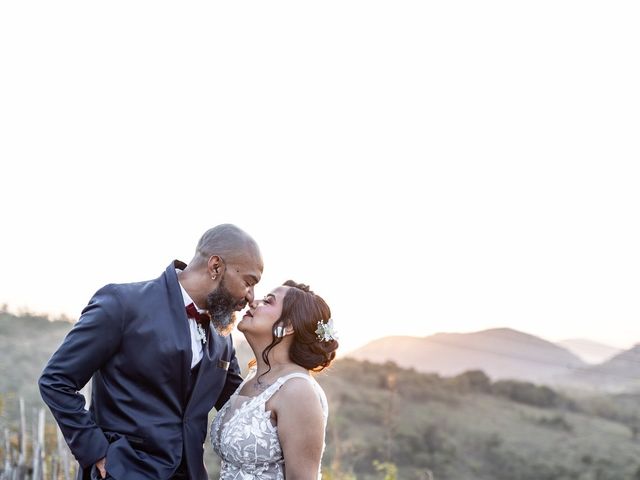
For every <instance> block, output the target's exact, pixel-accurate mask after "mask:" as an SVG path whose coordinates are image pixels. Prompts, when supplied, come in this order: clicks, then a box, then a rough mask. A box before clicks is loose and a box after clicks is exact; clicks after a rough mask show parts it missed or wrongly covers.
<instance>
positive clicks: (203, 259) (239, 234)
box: [191, 223, 262, 267]
mask: <svg viewBox="0 0 640 480" xmlns="http://www.w3.org/2000/svg"><path fill="white" fill-rule="evenodd" d="M212 255H217V256H218V257H220V258H222V259H223V260H224V261H230V262H235V261H237V260H239V259H241V258H244V259H252V260H254V261H256V262H258V263H259V264H260V266H262V255H261V254H260V249H259V248H258V244H257V243H256V241H255V240H254V239H253V238H251V236H250V235H249V234H248V233H247V232H245V231H244V230H242V229H240V228H238V227H236V226H235V225H232V224H230V223H224V224H222V225H217V226H215V227H213V228H210V229H209V230H207V231H206V232H205V233H204V235H202V237H200V240H199V241H198V245H197V247H196V254H195V256H194V257H193V260H192V261H191V264H192V265H193V266H194V267H201V266H204V265H206V263H207V260H208V259H209V258H210V257H211V256H212Z"/></svg>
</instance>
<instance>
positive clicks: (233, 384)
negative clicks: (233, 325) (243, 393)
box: [215, 335, 242, 410]
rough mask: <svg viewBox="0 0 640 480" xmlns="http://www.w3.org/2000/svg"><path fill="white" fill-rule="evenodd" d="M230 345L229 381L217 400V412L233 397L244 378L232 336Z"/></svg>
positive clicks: (226, 381)
mask: <svg viewBox="0 0 640 480" xmlns="http://www.w3.org/2000/svg"><path fill="white" fill-rule="evenodd" d="M228 341H229V343H230V345H231V347H230V348H231V361H230V362H229V370H228V371H227V379H226V380H225V383H224V387H222V392H220V396H219V397H218V399H217V400H216V405H215V407H216V410H220V409H221V408H222V407H223V406H224V404H225V403H227V400H229V398H230V397H231V395H233V393H234V392H235V391H236V389H237V388H238V387H239V386H240V384H241V383H242V377H241V376H240V367H239V366H238V358H237V357H236V349H235V348H233V342H232V341H231V335H229V340H228Z"/></svg>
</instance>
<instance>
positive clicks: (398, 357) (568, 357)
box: [349, 328, 587, 382]
mask: <svg viewBox="0 0 640 480" xmlns="http://www.w3.org/2000/svg"><path fill="white" fill-rule="evenodd" d="M349 357H351V358H355V359H359V360H368V361H371V362H376V363H384V362H386V361H393V362H395V363H397V364H398V365H400V366H403V367H407V368H415V369H416V370H418V371H421V372H425V373H429V372H434V373H438V374H440V375H457V374H459V373H462V372H464V371H466V370H472V369H478V370H482V371H484V372H486V373H487V374H488V375H489V376H490V377H491V378H494V379H500V378H515V379H523V380H528V381H535V382H547V381H553V379H555V378H557V377H559V376H564V375H567V374H569V373H570V372H571V371H573V370H575V369H580V368H584V367H586V366H587V365H586V364H585V362H583V361H582V360H581V359H580V358H578V357H577V356H576V355H574V354H573V353H571V352H569V351H568V350H567V349H565V348H563V347H560V346H558V345H556V344H554V343H552V342H548V341H546V340H543V339H541V338H538V337H535V336H533V335H529V334H526V333H522V332H519V331H517V330H511V329H508V328H498V329H491V330H483V331H480V332H474V333H438V334H436V335H432V336H429V337H424V338H417V337H385V338H381V339H378V340H375V341H373V342H371V343H369V344H367V345H365V346H364V347H362V348H360V349H358V350H356V351H354V352H351V353H350V354H349Z"/></svg>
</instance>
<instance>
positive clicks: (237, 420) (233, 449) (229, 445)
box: [211, 369, 328, 480]
mask: <svg viewBox="0 0 640 480" xmlns="http://www.w3.org/2000/svg"><path fill="white" fill-rule="evenodd" d="M255 373H256V372H255V369H254V370H252V371H251V372H250V373H249V375H247V378H246V379H245V380H244V382H243V383H242V385H240V386H239V387H238V389H237V390H236V392H235V393H234V394H233V395H232V396H231V398H230V399H229V401H228V402H227V403H225V404H224V406H223V407H222V408H221V409H220V411H219V412H218V413H217V414H216V417H215V418H214V420H213V422H212V424H211V443H212V445H213V449H214V450H215V451H216V453H217V454H218V455H219V456H220V458H221V459H222V464H221V467H220V480H249V479H252V480H255V479H260V480H284V478H285V476H284V458H283V456H282V449H281V448H280V440H279V439H278V427H277V426H274V425H273V424H272V423H271V412H270V411H269V410H266V407H265V405H266V403H267V401H268V400H269V399H270V398H271V397H272V396H273V394H274V393H276V392H277V391H278V389H279V388H280V387H281V386H282V385H283V384H284V383H285V382H286V381H287V380H289V379H291V378H304V379H306V380H308V381H309V382H310V383H311V385H313V387H314V389H315V390H316V392H317V393H318V397H319V399H320V403H321V405H322V411H323V413H324V424H325V427H326V424H327V415H328V405H327V398H326V396H325V394H324V391H323V390H322V387H320V385H318V382H316V381H315V380H314V379H313V377H311V376H310V375H306V374H304V373H291V374H289V375H285V376H282V377H280V378H278V379H277V380H276V381H275V382H274V383H273V384H272V385H270V386H269V387H267V389H265V390H264V392H262V393H261V394H259V395H257V396H255V397H247V396H243V395H239V394H238V392H240V390H241V389H242V387H243V386H244V384H245V383H247V381H249V380H250V379H251V378H253V377H254V376H255ZM280 415H282V414H280ZM320 478H322V477H321V474H320V471H319V470H318V479H320Z"/></svg>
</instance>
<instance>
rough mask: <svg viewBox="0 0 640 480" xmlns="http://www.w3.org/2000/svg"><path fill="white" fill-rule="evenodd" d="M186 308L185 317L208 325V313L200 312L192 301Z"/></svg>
mask: <svg viewBox="0 0 640 480" xmlns="http://www.w3.org/2000/svg"><path fill="white" fill-rule="evenodd" d="M186 309H187V317H189V318H193V319H194V320H195V321H196V322H197V323H199V324H200V325H202V326H203V327H206V326H207V325H209V315H207V314H206V313H200V312H199V311H198V309H197V308H196V306H195V305H194V304H193V303H190V304H189V305H187V307H186Z"/></svg>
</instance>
